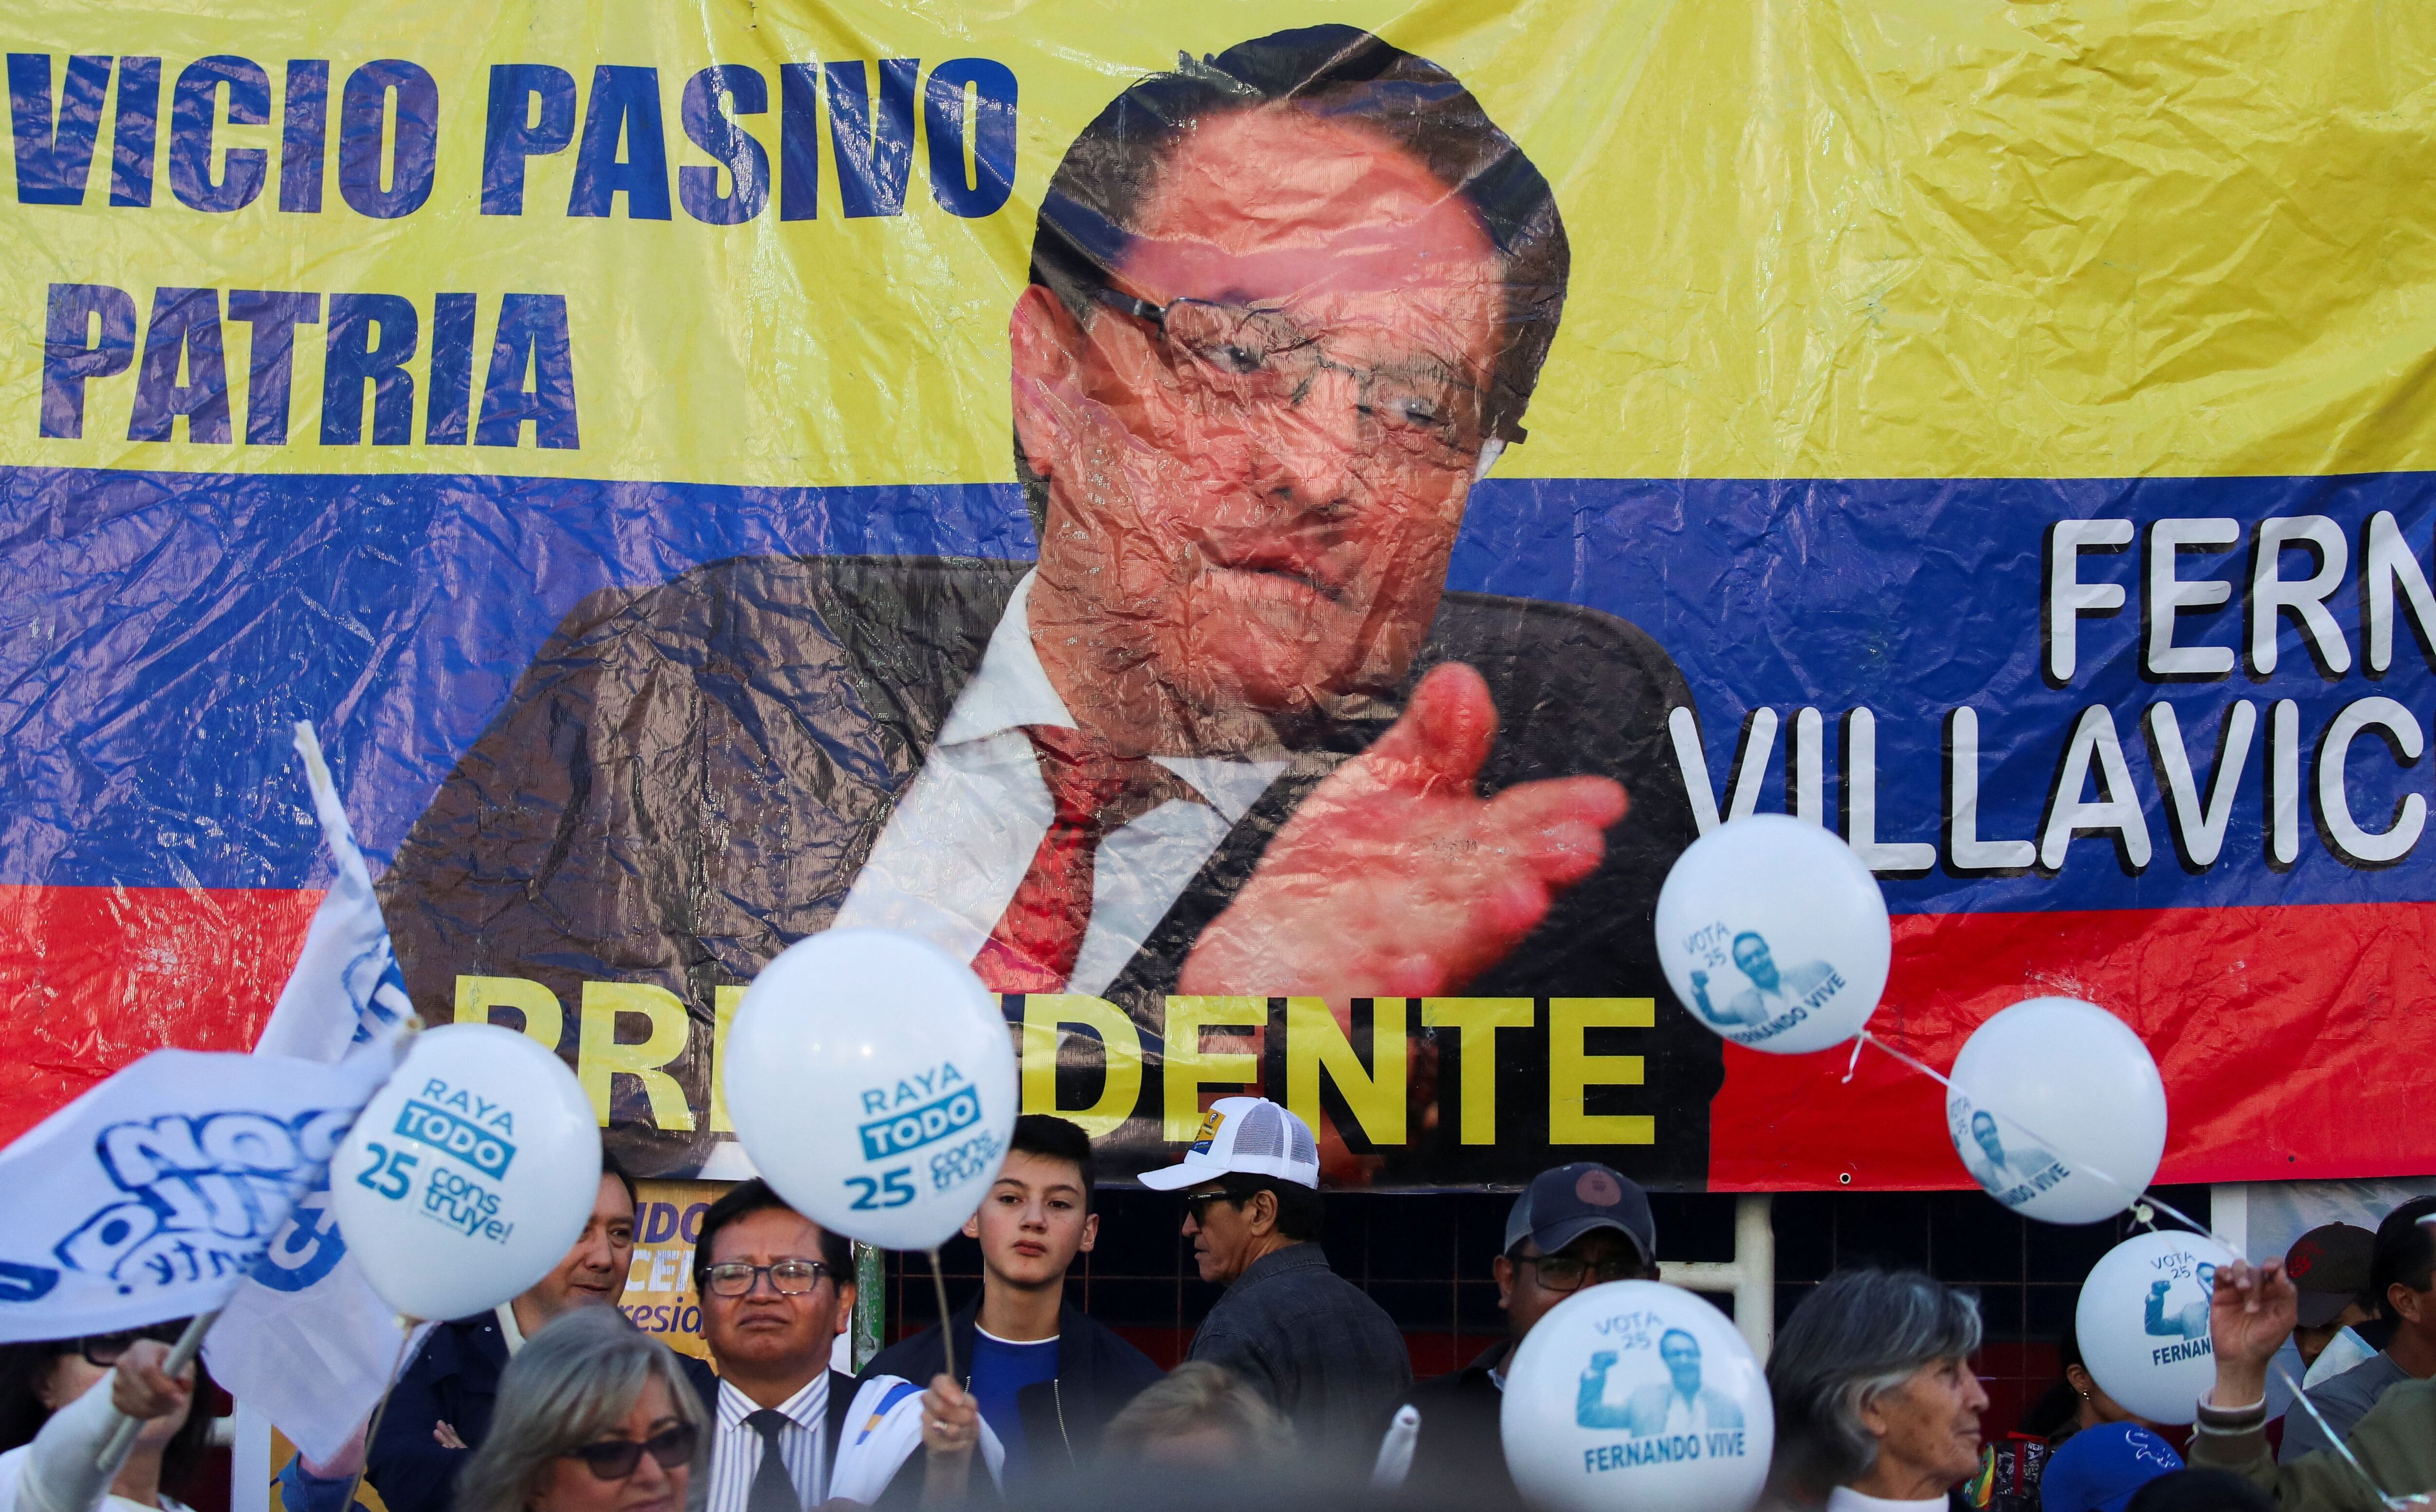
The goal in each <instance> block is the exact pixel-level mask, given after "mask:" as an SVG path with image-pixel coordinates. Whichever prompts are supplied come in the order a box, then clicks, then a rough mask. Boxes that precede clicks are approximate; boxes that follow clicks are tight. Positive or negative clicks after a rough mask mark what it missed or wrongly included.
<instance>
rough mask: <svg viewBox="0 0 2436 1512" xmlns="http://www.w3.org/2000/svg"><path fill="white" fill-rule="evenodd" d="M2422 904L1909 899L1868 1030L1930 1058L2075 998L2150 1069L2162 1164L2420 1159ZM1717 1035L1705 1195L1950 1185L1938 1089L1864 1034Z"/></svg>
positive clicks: (2427, 1040) (2430, 931)
mask: <svg viewBox="0 0 2436 1512" xmlns="http://www.w3.org/2000/svg"><path fill="white" fill-rule="evenodd" d="M2431 947H2436V903H2359V904H2323V905H2293V906H2279V907H2273V908H2223V909H2138V910H2122V911H2112V912H2054V913H1976V914H1974V913H1919V914H1905V915H1902V916H1899V917H1897V918H1896V920H1895V955H1894V970H1893V973H1892V975H1891V976H1890V978H1889V979H1888V987H1887V996H1886V1000H1885V1001H1884V1002H1883V1003H1882V1004H1881V1005H1880V1006H1879V1009H1878V1012H1877V1017H1875V1018H1873V1019H1872V1020H1871V1021H1870V1032H1871V1033H1872V1034H1875V1035H1877V1036H1878V1037H1880V1038H1883V1039H1886V1040H1887V1041H1888V1042H1889V1043H1891V1044H1894V1045H1896V1046H1899V1047H1900V1048H1902V1049H1903V1050H1905V1051H1907V1052H1908V1053H1910V1054H1912V1055H1915V1056H1917V1057H1919V1058H1920V1059H1921V1060H1923V1061H1925V1062H1927V1063H1928V1064H1929V1065H1931V1066H1934V1067H1937V1068H1938V1069H1940V1070H1942V1069H1947V1068H1949V1067H1951V1066H1952V1065H1953V1064H1954V1057H1955V1056H1956V1055H1957V1053H1958V1052H1959V1051H1961V1049H1962V1042H1963V1040H1964V1039H1965V1038H1967V1037H1968V1036H1969V1034H1970V1033H1971V1031H1972V1030H1973V1029H1975V1028H1976V1027H1978V1025H1980V1024H1981V1023H1983V1022H1985V1021H1986V1020H1987V1019H1988V1018H1989V1017H1991V1016H1992V1015H1993V1014H1995V1013H1996V1012H1997V1011H1998V1010H2000V1009H2003V1008H2007V1007H2010V1006H2011V1005H2012V1004H2013V1003H2016V1002H2019V1001H2021V1000H2022V999H2026V998H2036V997H2045V996H2060V997H2073V998H2083V999H2088V1000H2089V1001H2091V1002H2095V1003H2097V1004H2098V1005H2099V1006H2101V1007H2104V1008H2107V1009H2110V1010H2112V1011H2113V1012H2114V1013H2115V1014H2117V1015H2118V1016H2120V1017H2122V1018H2123V1019H2124V1020H2125V1021H2126V1022H2128V1023H2130V1024H2131V1027H2132V1028H2133V1029H2134V1030H2136V1031H2137V1032H2138V1033H2139V1034H2140V1037H2141V1038H2142V1039H2143V1040H2145V1041H2147V1043H2148V1046H2149V1051H2150V1052H2151V1053H2152V1054H2154V1055H2155V1056H2156V1057H2157V1065H2158V1069H2160V1070H2161V1071H2162V1072H2163V1073H2164V1074H2165V1079H2166V1110H2167V1135H2166V1161H2165V1165H2164V1167H2163V1168H2162V1169H2161V1170H2160V1171H2159V1173H2158V1179H2159V1180H2161V1181H2263V1180H2282V1179H2289V1178H2294V1177H2306V1176H2400V1175H2425V1174H2427V1173H2431V1172H2436V1119H2431V1118H2430V1117H2429V1116H2428V1102H2427V1085H2428V1076H2429V1068H2430V1067H2436V982H2431V980H2430V974H2429V970H2428V963H2429V962H2430V960H2431V959H2436V948H2431ZM1850 1058H1851V1051H1850V1049H1849V1047H1848V1048H1845V1049H1840V1050H1835V1051H1822V1052H1820V1053H1818V1054H1815V1055H1796V1056H1783V1055H1763V1054H1760V1053H1758V1052H1756V1051H1748V1050H1743V1049H1740V1048H1738V1047H1736V1046H1732V1045H1729V1046H1727V1047H1726V1085H1725V1087H1724V1089H1723V1090H1722V1091H1720V1092H1719V1093H1718V1094H1717V1098H1716V1101H1715V1103H1714V1104H1713V1105H1712V1108H1711V1116H1710V1122H1709V1127H1710V1141H1709V1179H1710V1185H1711V1186H1712V1187H1713V1188H1714V1189H1715V1190H1721V1191H1784V1190H1818V1189H1822V1188H1823V1189H1825V1190H1842V1189H1849V1190H1868V1189H1875V1190H1888V1189H1912V1190H1921V1189H1937V1188H1957V1187H1959V1188H1968V1187H1970V1186H1972V1185H1973V1182H1972V1180H1971V1177H1970V1176H1969V1175H1968V1174H1967V1173H1965V1172H1964V1171H1963V1169H1962V1162H1961V1161H1960V1160H1959V1159H1957V1157H1956V1156H1955V1154H1954V1148H1953V1145H1952V1143H1951V1142H1950V1141H1949V1140H1948V1138H1947V1137H1946V1132H1945V1117H1944V1108H1945V1102H1944V1089H1943V1088H1942V1087H1940V1086H1938V1085H1937V1084H1936V1083H1935V1082H1932V1081H1930V1080H1929V1079H1928V1078H1927V1077H1925V1076H1923V1075H1921V1074H1920V1073H1919V1072H1917V1071H1914V1070H1912V1069H1909V1068H1907V1067H1905V1066H1903V1065H1901V1064H1900V1063H1898V1062H1896V1061H1895V1060H1894V1059H1892V1058H1891V1057H1889V1056H1888V1055H1885V1054H1882V1053H1880V1052H1879V1051H1875V1050H1870V1049H1865V1050H1863V1051H1862V1052H1861V1061H1860V1068H1859V1070H1858V1072H1857V1074H1855V1075H1854V1076H1853V1080H1852V1082H1851V1083H1850V1084H1849V1085H1846V1084H1845V1083H1844V1081H1843V1077H1844V1069H1845V1066H1846V1064H1847V1062H1848V1061H1849V1060H1850Z"/></svg>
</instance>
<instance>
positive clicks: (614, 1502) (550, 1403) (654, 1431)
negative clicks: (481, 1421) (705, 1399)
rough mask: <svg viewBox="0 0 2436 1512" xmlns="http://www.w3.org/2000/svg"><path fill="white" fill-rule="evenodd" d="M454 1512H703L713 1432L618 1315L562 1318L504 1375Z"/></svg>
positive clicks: (602, 1311)
mask: <svg viewBox="0 0 2436 1512" xmlns="http://www.w3.org/2000/svg"><path fill="white" fill-rule="evenodd" d="M498 1403H499V1404H498V1408H497V1411H496V1415H495V1416H493V1417H492V1418H491V1434H490V1436H489V1437H488V1438H486V1439H484V1440H483V1441H482V1447H481V1448H480V1449H479V1450H478V1451H475V1454H474V1457H473V1459H472V1460H470V1461H468V1462H467V1463H466V1466H465V1469H464V1471H463V1473H462V1474H461V1475H460V1476H459V1478H458V1482H457V1512H701V1508H702V1503H703V1499H704V1497H705V1494H706V1492H707V1491H708V1488H709V1484H710V1477H709V1474H708V1470H707V1464H708V1460H709V1455H710V1425H709V1424H708V1423H707V1422H706V1421H705V1418H704V1416H703V1409H702V1399H701V1398H700V1397H698V1396H696V1395H695V1394H694V1391H693V1388H692V1387H691V1386H690V1385H688V1384H687V1381H686V1378H685V1373H684V1370H683V1368H682V1367H680V1366H679V1365H678V1364H677V1357H676V1355H675V1354H674V1353H672V1352H671V1351H670V1348H669V1347H668V1346H667V1345H664V1344H662V1343H660V1341H658V1340H657V1339H654V1338H653V1337H651V1336H650V1335H649V1334H644V1333H638V1332H636V1331H635V1327H634V1325H632V1324H630V1323H628V1322H627V1321H626V1320H625V1318H624V1317H622V1316H620V1315H619V1314H618V1311H617V1309H615V1308H605V1307H585V1308H577V1309H575V1310H574V1311H573V1312H566V1313H562V1314H561V1315H560V1316H559V1317H557V1318H556V1319H554V1320H552V1322H551V1323H550V1324H549V1326H548V1328H545V1329H543V1330H541V1331H540V1332H539V1333H536V1334H534V1335H533V1336H532V1337H531V1338H530V1339H527V1340H526V1341H525V1347H523V1348H522V1349H520V1350H518V1351H516V1357H515V1358H514V1359H513V1360H511V1361H509V1362H508V1368H507V1370H506V1371H505V1372H504V1373H503V1374H501V1376H500V1377H499V1396H498Z"/></svg>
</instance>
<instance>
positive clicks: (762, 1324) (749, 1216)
mask: <svg viewBox="0 0 2436 1512" xmlns="http://www.w3.org/2000/svg"><path fill="white" fill-rule="evenodd" d="M698 1233H699V1235H700V1237H699V1238H697V1239H696V1240H695V1242H694V1252H693V1280H694V1290H695V1291H696V1292H697V1293H698V1294H699V1295H701V1297H702V1336H703V1342H704V1343H705V1344H707V1345H708V1346H710V1358H711V1363H712V1364H715V1365H717V1366H718V1369H719V1382H718V1384H717V1386H716V1387H715V1388H713V1390H712V1391H711V1393H710V1395H709V1396H708V1397H706V1398H705V1400H707V1401H709V1402H710V1403H711V1415H710V1417H711V1424H712V1438H711V1447H710V1486H709V1490H708V1493H707V1495H706V1496H705V1498H704V1501H703V1503H702V1506H703V1512H804V1508H806V1507H811V1506H818V1505H820V1504H821V1503H824V1502H826V1501H827V1500H828V1499H829V1498H828V1486H829V1472H830V1469H831V1468H832V1467H834V1466H835V1465H836V1463H837V1453H838V1446H839V1444H840V1443H841V1442H842V1438H843V1433H844V1422H845V1412H846V1407H847V1405H848V1404H849V1403H851V1402H852V1401H853V1399H854V1378H853V1377H852V1376H849V1375H846V1374H844V1372H843V1371H837V1370H832V1369H830V1368H829V1352H830V1347H831V1346H832V1345H833V1343H834V1342H835V1341H836V1339H837V1336H838V1335H839V1334H840V1333H842V1332H844V1330H846V1329H847V1328H849V1327H850V1326H851V1325H852V1321H853V1318H854V1295H855V1284H854V1260H853V1257H852V1253H851V1248H850V1246H849V1245H848V1243H847V1241H846V1239H845V1236H844V1235H843V1234H832V1233H830V1232H828V1231H827V1229H824V1228H823V1227H821V1225H818V1224H816V1223H813V1222H812V1221H811V1220H810V1219H809V1218H806V1217H805V1216H803V1215H802V1214H801V1213H798V1212H797V1211H795V1210H794V1209H793V1208H790V1207H788V1206H787V1205H786V1203H784V1202H783V1201H781V1200H780V1199H779V1197H778V1194H777V1193H776V1192H774V1191H772V1190H770V1187H769V1184H768V1183H766V1182H763V1181H759V1180H754V1181H746V1182H740V1183H739V1184H738V1185H737V1186H735V1187H733V1188H730V1189H729V1190H728V1191H727V1192H726V1193H725V1194H724V1195H722V1197H721V1198H720V1199H719V1200H718V1201H717V1202H715V1203H712V1204H711V1205H710V1208H709V1210H708V1211H706V1212H705V1213H704V1214H703V1215H702V1226H701V1228H700V1229H699V1230H698Z"/></svg>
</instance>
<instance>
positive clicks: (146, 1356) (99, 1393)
mask: <svg viewBox="0 0 2436 1512" xmlns="http://www.w3.org/2000/svg"><path fill="white" fill-rule="evenodd" d="M184 1328H185V1320H184V1319H183V1318H181V1319H179V1320H177V1321H176V1322H172V1323H164V1324H160V1325H157V1326H155V1327H153V1328H148V1329H142V1330H135V1331H133V1332H128V1333H107V1334H97V1335H95V1336H93V1337H91V1338H83V1339H52V1340H46V1341H44V1342H42V1343H36V1344H15V1345H9V1346H8V1347H5V1348H0V1451H6V1452H0V1512H95V1509H96V1508H100V1507H103V1506H104V1505H105V1504H107V1505H108V1506H109V1507H110V1508H112V1509H113V1512H151V1509H155V1508H157V1509H159V1512H187V1508H186V1507H185V1505H184V1504H183V1503H180V1502H179V1501H178V1500H177V1499H176V1498H174V1497H171V1496H169V1495H167V1494H166V1493H165V1491H164V1490H163V1489H162V1487H163V1486H165V1485H167V1486H183V1484H184V1482H185V1478H186V1477H187V1476H188V1475H190V1474H192V1473H193V1472H194V1470H195V1469H197V1468H198V1466H199V1465H200V1462H201V1460H202V1457H203V1451H204V1449H205V1448H206V1446H207V1445H208V1443H209V1440H210V1436H211V1420H210V1418H209V1417H208V1416H205V1415H204V1414H201V1413H198V1412H195V1411H193V1410H192V1409H193V1406H194V1401H195V1394H196V1389H197V1387H198V1386H199V1385H200V1384H201V1382H200V1379H199V1377H200V1366H197V1367H195V1368H193V1369H189V1370H188V1371H187V1372H186V1373H185V1374H183V1376H178V1377H171V1376H169V1375H167V1374H166V1373H165V1372H164V1371H163V1370H162V1369H161V1364H162V1361H163V1360H164V1359H165V1357H166V1356H167V1355H168V1352H169V1346H168V1341H170V1340H173V1339H175V1338H176V1337H177V1336H178V1335H179V1333H180V1332H181V1331H183V1330H184ZM113 1407H115V1408H116V1409H117V1410H118V1412H120V1413H125V1414H126V1415H127V1416H130V1417H135V1418H139V1419H141V1420H142V1421H143V1423H144V1427H143V1430H142V1431H141V1432H140V1433H138V1434H136V1436H135V1445H134V1448H133V1449H131V1450H130V1451H129V1452H128V1455H127V1459H126V1460H125V1462H124V1463H122V1464H121V1465H120V1466H119V1467H118V1470H117V1473H116V1474H115V1475H114V1476H111V1475H108V1474H106V1473H105V1472H104V1471H102V1470H101V1469H98V1468H96V1464H95V1461H96V1459H98V1458H99V1456H100V1454H101V1450H102V1446H103V1444H105V1443H106V1442H108V1440H109V1438H110V1435H111V1433H112V1431H113V1429H115V1428H116V1427H117V1426H118V1417H117V1414H116V1413H113V1411H112V1410H111V1409H112V1408H113Z"/></svg>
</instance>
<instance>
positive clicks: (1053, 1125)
mask: <svg viewBox="0 0 2436 1512" xmlns="http://www.w3.org/2000/svg"><path fill="white" fill-rule="evenodd" d="M1006 1147H1007V1151H1008V1153H1009V1154H1012V1155H1031V1156H1039V1157H1040V1158H1042V1159H1043V1160H1063V1161H1065V1162H1066V1163H1067V1164H1069V1165H1070V1166H1072V1167H1073V1168H1074V1170H1075V1173H1076V1176H1077V1179H1078V1181H1079V1182H1080V1184H1081V1186H1082V1188H1083V1210H1084V1211H1085V1212H1087V1213H1088V1212H1089V1211H1090V1210H1091V1188H1092V1186H1093V1184H1094V1183H1096V1182H1097V1181H1098V1180H1099V1179H1100V1163H1099V1160H1098V1159H1097V1158H1096V1157H1095V1156H1093V1155H1092V1154H1091V1137H1090V1136H1089V1135H1088V1134H1085V1133H1084V1132H1083V1126H1082V1125H1081V1124H1079V1123H1076V1122H1074V1121H1072V1120H1070V1119H1061V1118H1057V1117H1055V1116H1054V1115H1053V1114H1048V1113H1026V1114H1024V1115H1022V1116H1021V1117H1020V1118H1018V1119H1017V1120H1016V1121H1015V1133H1014V1134H1013V1135H1011V1136H1010V1137H1009V1138H1008V1139H1007V1141H1006Z"/></svg>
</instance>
